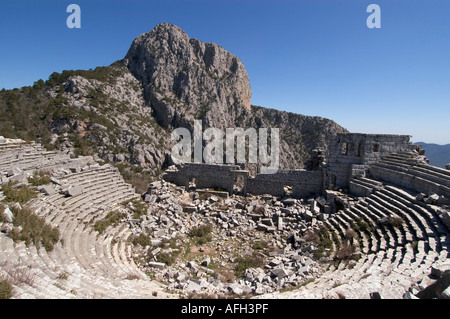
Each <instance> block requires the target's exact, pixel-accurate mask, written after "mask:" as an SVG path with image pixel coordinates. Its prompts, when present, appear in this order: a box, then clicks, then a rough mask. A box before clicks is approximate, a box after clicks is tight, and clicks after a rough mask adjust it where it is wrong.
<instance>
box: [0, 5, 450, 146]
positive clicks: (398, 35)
mask: <svg viewBox="0 0 450 319" xmlns="http://www.w3.org/2000/svg"><path fill="white" fill-rule="evenodd" d="M71 3H75V4H78V5H79V6H80V7H81V29H69V28H67V26H66V19H67V17H68V16H69V13H66V8H67V6H68V5H69V4H71ZM371 3H375V4H378V5H379V6H380V8H381V29H369V28H368V27H367V25H366V19H367V17H368V16H369V14H370V13H367V12H366V8H367V6H368V5H369V4H371ZM161 22H169V23H173V24H176V25H178V26H179V27H181V28H182V29H183V30H184V31H185V32H186V33H187V34H188V35H189V36H190V37H193V38H197V39H199V40H202V41H205V42H215V43H218V44H219V45H221V46H222V47H224V48H225V49H227V50H228V51H230V52H232V53H233V54H235V55H237V56H238V57H239V58H240V59H241V60H242V61H243V63H244V65H245V66H246V69H247V71H248V73H249V77H250V84H251V86H252V104H254V105H261V106H265V107H271V108H276V109H280V110H286V111H290V112H295V113H299V114H305V115H317V116H322V117H326V118H330V119H333V120H335V121H336V122H337V123H339V124H340V125H342V126H344V127H346V128H347V129H348V130H350V131H352V132H366V133H391V134H408V135H412V136H413V141H415V142H417V141H424V142H429V143H438V144H447V143H450V1H449V0H421V1H418V0H383V1H381V0H369V1H366V0H328V1H325V0H310V1H300V0H296V1H294V0H292V1H288V0H277V1H275V0H272V1H264V0H241V1H237V0H227V1H221V0H208V1H206V0H203V1H190V0H182V1H181V0H180V1H171V0H164V1H144V0H127V1H125V0H122V1H119V0H117V1H115V0H102V1H100V0H71V1H64V0H52V1H50V0H39V1H36V0H28V1H24V0H7V1H6V0H1V2H0V39H1V42H0V61H1V62H0V89H1V88H7V89H10V88H14V87H22V86H26V85H32V84H33V82H34V81H36V80H38V79H44V80H45V79H47V78H48V76H49V75H50V74H51V73H52V72H54V71H57V72H61V71H62V70H75V69H89V68H95V67H96V66H104V65H109V64H111V63H112V62H114V61H116V60H119V59H121V58H123V57H124V56H125V54H126V52H127V51H128V48H129V46H130V44H131V42H132V41H133V39H134V38H135V37H137V36H138V35H140V34H142V33H145V32H148V31H150V30H151V29H152V28H153V27H154V26H155V25H156V24H158V23H161Z"/></svg>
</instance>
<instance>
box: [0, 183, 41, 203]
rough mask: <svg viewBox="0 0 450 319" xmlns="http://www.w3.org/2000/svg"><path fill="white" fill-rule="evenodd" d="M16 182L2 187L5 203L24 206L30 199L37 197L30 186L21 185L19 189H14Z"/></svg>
mask: <svg viewBox="0 0 450 319" xmlns="http://www.w3.org/2000/svg"><path fill="white" fill-rule="evenodd" d="M16 184H17V182H15V183H14V182H11V181H10V182H9V183H8V184H5V185H2V191H3V194H4V195H5V201H6V202H15V203H20V204H25V203H26V202H28V201H29V200H30V199H32V198H36V197H37V192H36V190H34V189H33V188H32V187H31V186H28V185H22V186H19V187H14V185H16Z"/></svg>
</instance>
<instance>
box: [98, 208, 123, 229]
mask: <svg viewBox="0 0 450 319" xmlns="http://www.w3.org/2000/svg"><path fill="white" fill-rule="evenodd" d="M126 216H127V215H126V214H125V213H119V212H117V211H112V212H109V213H108V214H107V215H106V216H105V218H103V219H101V220H98V221H97V222H96V223H95V224H94V229H95V230H96V231H98V232H99V233H100V234H101V233H103V232H104V231H105V230H106V228H108V226H116V225H117V224H118V223H119V221H120V220H121V219H122V218H124V217H126Z"/></svg>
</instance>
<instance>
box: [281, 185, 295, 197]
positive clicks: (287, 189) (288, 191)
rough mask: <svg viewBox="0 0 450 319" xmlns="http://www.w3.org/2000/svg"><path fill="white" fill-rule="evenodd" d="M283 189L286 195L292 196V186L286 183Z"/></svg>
mask: <svg viewBox="0 0 450 319" xmlns="http://www.w3.org/2000/svg"><path fill="white" fill-rule="evenodd" d="M283 190H284V196H292V192H293V188H292V186H289V185H284V186H283Z"/></svg>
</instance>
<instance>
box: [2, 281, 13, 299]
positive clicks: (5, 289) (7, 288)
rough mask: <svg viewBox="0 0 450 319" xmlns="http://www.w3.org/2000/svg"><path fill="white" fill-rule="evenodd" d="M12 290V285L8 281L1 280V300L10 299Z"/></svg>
mask: <svg viewBox="0 0 450 319" xmlns="http://www.w3.org/2000/svg"><path fill="white" fill-rule="evenodd" d="M12 290H13V288H12V285H11V283H10V282H9V281H8V280H6V279H0V299H10V298H11V297H12Z"/></svg>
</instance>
